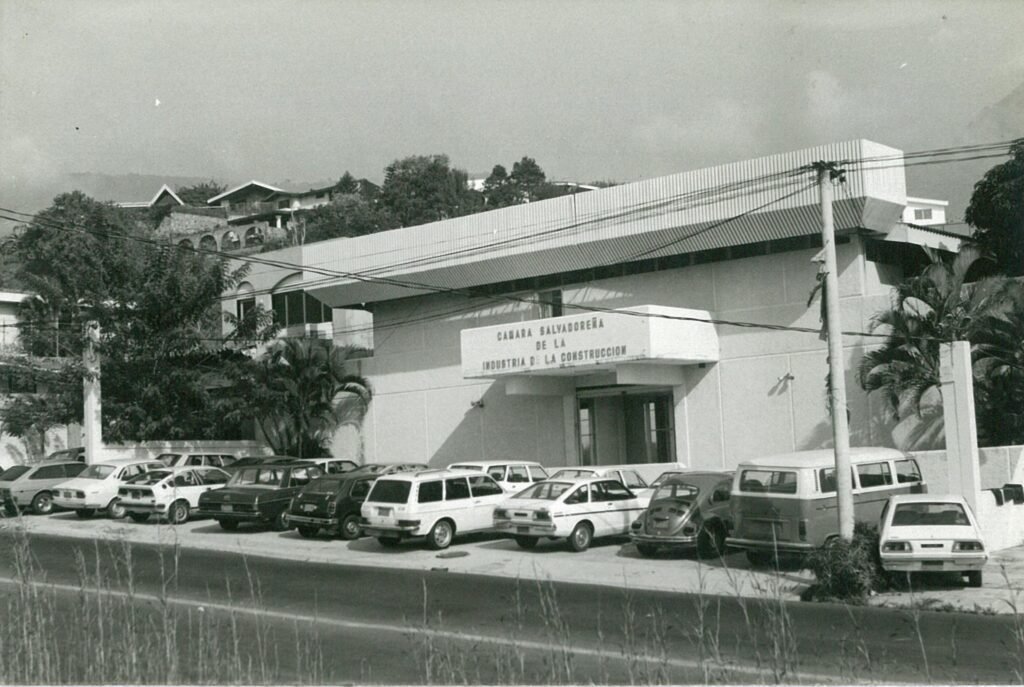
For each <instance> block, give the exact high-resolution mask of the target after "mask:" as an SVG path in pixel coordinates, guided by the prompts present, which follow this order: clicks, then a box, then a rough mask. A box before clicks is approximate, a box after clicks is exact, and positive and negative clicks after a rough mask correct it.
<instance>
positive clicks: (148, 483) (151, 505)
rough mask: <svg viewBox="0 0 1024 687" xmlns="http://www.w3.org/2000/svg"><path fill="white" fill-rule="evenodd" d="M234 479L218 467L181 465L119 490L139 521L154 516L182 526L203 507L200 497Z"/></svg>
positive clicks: (149, 474)
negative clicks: (200, 503)
mask: <svg viewBox="0 0 1024 687" xmlns="http://www.w3.org/2000/svg"><path fill="white" fill-rule="evenodd" d="M230 478H231V475H229V474H228V473H227V472H225V471H224V470H221V469H220V468H215V467H190V466H179V467H173V468H163V469H162V470H154V471H152V472H148V473H146V474H145V475H140V476H139V477H136V478H135V479H133V480H131V481H130V482H128V483H127V484H125V485H123V486H122V487H121V488H120V490H119V492H118V493H119V495H120V497H121V504H122V506H123V507H124V509H125V511H127V513H128V517H130V518H131V519H132V520H134V521H135V522H145V521H146V520H147V519H148V518H149V516H150V515H153V514H154V513H155V514H157V515H159V516H166V517H167V521H168V522H170V523H171V524H172V525H180V524H181V523H183V522H185V521H187V520H188V519H189V516H190V515H191V514H192V513H193V512H194V511H196V510H198V508H199V495H200V494H202V493H204V492H207V491H210V490H212V489H220V488H222V487H223V486H224V485H225V484H227V483H228V479H230Z"/></svg>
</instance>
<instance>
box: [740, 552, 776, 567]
mask: <svg viewBox="0 0 1024 687" xmlns="http://www.w3.org/2000/svg"><path fill="white" fill-rule="evenodd" d="M773 558H774V556H772V554H771V552H770V551H757V550H754V549H747V562H749V563H750V564H751V565H755V566H763V565H769V564H770V563H771V562H772V559H773Z"/></svg>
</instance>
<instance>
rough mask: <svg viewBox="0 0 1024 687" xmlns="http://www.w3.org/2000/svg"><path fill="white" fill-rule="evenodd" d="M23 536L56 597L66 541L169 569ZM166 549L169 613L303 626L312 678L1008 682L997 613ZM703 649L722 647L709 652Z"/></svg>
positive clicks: (1010, 652) (138, 580)
mask: <svg viewBox="0 0 1024 687" xmlns="http://www.w3.org/2000/svg"><path fill="white" fill-rule="evenodd" d="M11 537H12V535H11V534H10V533H0V550H5V551H10V550H11V548H12V544H13V542H12V541H11ZM29 544H30V547H31V551H32V555H33V557H34V559H35V562H36V569H37V570H39V571H43V573H42V574H39V573H36V577H37V581H38V582H39V583H41V584H42V583H45V584H46V585H51V586H53V588H55V589H56V590H57V591H58V597H59V595H60V594H63V595H64V597H65V598H66V603H68V604H71V603H73V602H74V599H75V594H74V593H73V592H75V591H76V590H77V589H78V588H79V579H78V573H77V572H76V556H77V555H79V553H78V552H80V553H81V555H84V557H85V560H87V561H89V565H90V567H93V568H95V566H97V565H98V566H99V570H101V571H102V572H101V574H102V575H103V576H104V577H105V578H106V579H121V578H123V576H124V571H123V570H118V568H117V566H116V563H115V561H116V560H119V559H120V560H123V558H124V551H123V549H122V547H123V546H131V561H132V566H131V568H132V577H133V580H132V582H133V585H134V591H133V594H135V595H136V596H137V598H138V603H140V604H146V603H149V604H152V603H154V599H155V598H156V595H158V594H159V593H160V590H161V587H162V586H163V585H162V582H161V580H162V579H166V573H164V574H163V575H162V573H161V569H162V568H163V569H164V570H165V571H166V570H169V569H171V568H172V567H174V566H172V565H171V559H172V558H173V556H174V553H173V552H172V550H171V549H169V548H168V547H164V548H163V549H161V548H160V547H157V546H152V545H140V544H131V545H128V544H124V543H117V544H114V543H106V542H101V543H99V544H94V543H92V542H86V541H82V540H81V539H66V538H60V537H52V536H45V535H31V536H30V538H29ZM177 556H178V562H177V570H178V573H177V575H176V577H175V578H174V579H173V580H171V581H170V584H168V585H166V588H167V589H168V593H169V594H170V597H171V601H172V603H173V605H174V606H175V608H177V609H179V610H181V611H182V612H184V611H186V610H193V611H194V610H196V609H198V608H199V607H202V608H203V611H204V612H207V613H227V612H228V608H229V607H230V608H235V609H237V612H238V613H240V614H241V615H242V617H243V622H242V624H241V626H242V629H243V631H249V632H255V631H257V630H255V629H254V627H255V626H254V623H260V624H262V626H263V627H265V628H266V627H270V628H277V631H279V635H277V634H274V633H273V632H271V633H270V634H269V635H268V636H269V637H271V638H274V637H278V636H280V637H281V638H286V637H287V636H288V633H289V632H291V631H292V628H294V627H296V626H297V625H298V624H301V625H302V626H303V627H307V626H308V627H310V628H312V632H313V634H314V635H315V637H316V638H317V642H318V646H319V651H320V652H321V653H322V661H323V669H322V673H321V674H320V675H319V678H320V679H319V680H317V681H320V682H331V683H337V682H385V683H427V682H431V683H439V682H447V681H455V682H468V683H471V684H472V683H493V682H515V683H519V684H522V683H538V682H549V681H558V682H571V683H587V682H594V683H627V682H652V681H662V680H663V681H671V682H676V683H686V682H689V683H703V682H706V681H709V680H712V681H721V682H730V683H737V682H765V681H773V680H780V679H781V681H784V682H798V681H799V682H826V681H829V682H831V681H835V682H840V683H850V682H859V681H879V682H925V681H931V682H950V683H964V682H976V681H977V682H984V683H999V682H1015V681H1017V680H1016V678H1015V674H1014V667H1015V665H1016V659H1015V657H1014V655H1015V652H1016V648H1015V647H1016V646H1017V645H1016V643H1015V641H1014V638H1013V619H1012V618H1010V617H1006V616H1001V617H999V616H990V615H971V614H955V613H935V612H920V613H918V614H917V615H916V618H915V615H914V614H912V613H911V612H909V611H906V610H892V609H883V608H847V607H843V606H837V605H831V604H810V603H791V602H785V601H781V600H780V601H771V600H768V601H763V600H752V599H746V600H743V599H736V598H732V597H716V596H704V597H701V596H697V595H692V594H680V593H666V592H653V591H638V590H630V591H624V590H620V589H616V588H613V587H608V586H589V585H575V584H574V585H570V584H561V583H551V582H544V583H534V582H524V581H517V580H514V579H508V578H499V577H485V576H479V575H464V574H456V573H451V572H447V571H446V570H444V569H443V567H439V569H435V570H430V571H415V570H389V569H381V568H366V567H358V566H339V565H325V564H319V563H311V562H301V563H296V562H291V561H287V560H281V559H273V558H261V557H242V556H240V555H238V554H237V553H223V552H217V551H206V550H191V549H189V550H186V549H180V550H178V551H177ZM161 557H162V558H163V560H162V561H161ZM438 563H439V566H443V564H444V560H443V559H441V560H439V561H438ZM15 576H16V570H15V568H14V564H13V562H12V559H11V557H9V556H4V555H0V582H2V583H3V584H0V593H3V592H4V590H5V589H7V590H8V592H9V590H10V589H12V588H13V587H12V586H11V580H12V579H13V578H14V577H15ZM119 576H120V577H119ZM254 588H255V589H257V590H258V591H257V592H256V593H253V591H252V590H253V589H254ZM700 608H704V609H705V622H704V623H703V626H702V624H701V622H700V620H699V617H700V613H699V609H700ZM702 627H703V630H704V634H703V636H704V637H705V639H704V640H703V641H701V640H700V639H699V636H700V635H701V629H702ZM293 646H294V644H293V643H289V641H287V640H286V639H281V640H280V645H279V646H278V647H277V649H276V651H275V654H276V656H277V660H278V661H279V662H280V664H281V670H282V672H281V674H280V675H281V676H283V677H284V678H293V680H291V681H301V680H302V679H303V678H308V677H309V676H307V675H303V674H302V668H301V667H299V666H298V664H297V663H296V662H295V657H294V656H291V657H290V656H289V650H290V648H291V647H293ZM716 647H717V652H718V656H719V657H718V658H711V656H712V654H713V653H714V649H715V648H716ZM279 677H280V676H279Z"/></svg>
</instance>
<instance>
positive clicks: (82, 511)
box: [75, 508, 96, 520]
mask: <svg viewBox="0 0 1024 687" xmlns="http://www.w3.org/2000/svg"><path fill="white" fill-rule="evenodd" d="M75 515H77V516H78V517H80V518H82V519H83V520H88V519H89V518H91V517H92V516H94V515H96V509H95V508H79V509H78V510H76V511H75Z"/></svg>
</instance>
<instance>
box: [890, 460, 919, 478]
mask: <svg viewBox="0 0 1024 687" xmlns="http://www.w3.org/2000/svg"><path fill="white" fill-rule="evenodd" d="M894 465H895V467H896V481H897V482H899V483H900V484H906V483H907V482H920V481H921V470H920V468H918V467H917V461H916V460H914V459H913V458H911V459H910V460H897V461H896V462H895V464H894Z"/></svg>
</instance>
